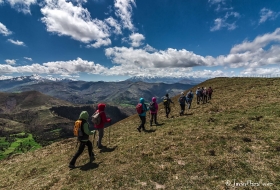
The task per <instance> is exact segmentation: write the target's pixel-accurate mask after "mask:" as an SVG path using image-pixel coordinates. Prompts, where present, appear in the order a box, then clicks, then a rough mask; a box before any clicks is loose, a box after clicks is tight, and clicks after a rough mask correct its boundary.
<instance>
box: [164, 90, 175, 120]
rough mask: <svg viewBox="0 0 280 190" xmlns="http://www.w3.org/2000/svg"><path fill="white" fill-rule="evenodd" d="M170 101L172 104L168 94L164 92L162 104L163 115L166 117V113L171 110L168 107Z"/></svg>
mask: <svg viewBox="0 0 280 190" xmlns="http://www.w3.org/2000/svg"><path fill="white" fill-rule="evenodd" d="M170 103H172V104H173V105H174V102H172V100H171V99H170V98H169V95H168V94H166V95H165V97H164V98H163V105H164V109H165V114H166V115H165V116H166V117H167V118H168V115H169V113H170V111H171V109H170Z"/></svg>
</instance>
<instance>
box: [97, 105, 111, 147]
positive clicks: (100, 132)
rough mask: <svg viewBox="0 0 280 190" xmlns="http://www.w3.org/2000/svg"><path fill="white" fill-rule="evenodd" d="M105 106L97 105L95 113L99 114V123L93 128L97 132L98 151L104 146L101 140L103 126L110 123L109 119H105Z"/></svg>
mask: <svg viewBox="0 0 280 190" xmlns="http://www.w3.org/2000/svg"><path fill="white" fill-rule="evenodd" d="M105 107H106V105H105V104H98V109H97V111H96V112H99V113H100V117H101V121H100V124H99V125H95V126H94V127H95V128H96V129H97V130H98V140H97V146H98V148H99V149H102V148H103V147H104V146H103V145H102V138H103V136H104V124H105V123H110V122H111V119H110V118H107V117H106V113H105V111H104V110H105Z"/></svg>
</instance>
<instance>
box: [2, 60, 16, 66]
mask: <svg viewBox="0 0 280 190" xmlns="http://www.w3.org/2000/svg"><path fill="white" fill-rule="evenodd" d="M5 62H6V63H7V64H9V65H14V64H16V60H15V59H6V60H5Z"/></svg>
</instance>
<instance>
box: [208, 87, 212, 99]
mask: <svg viewBox="0 0 280 190" xmlns="http://www.w3.org/2000/svg"><path fill="white" fill-rule="evenodd" d="M212 93H213V89H212V88H211V86H210V87H209V88H208V100H211V98H212Z"/></svg>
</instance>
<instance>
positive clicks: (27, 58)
mask: <svg viewBox="0 0 280 190" xmlns="http://www.w3.org/2000/svg"><path fill="white" fill-rule="evenodd" d="M24 59H26V60H28V61H32V58H30V57H24Z"/></svg>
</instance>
